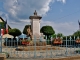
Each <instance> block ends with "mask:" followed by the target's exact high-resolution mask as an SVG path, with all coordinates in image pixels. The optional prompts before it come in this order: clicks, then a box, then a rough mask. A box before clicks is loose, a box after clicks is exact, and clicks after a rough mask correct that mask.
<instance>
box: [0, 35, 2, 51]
mask: <svg viewBox="0 0 80 60" xmlns="http://www.w3.org/2000/svg"><path fill="white" fill-rule="evenodd" d="M0 52H2V36H0Z"/></svg>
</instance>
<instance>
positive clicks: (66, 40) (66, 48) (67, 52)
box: [66, 36, 68, 56]
mask: <svg viewBox="0 0 80 60" xmlns="http://www.w3.org/2000/svg"><path fill="white" fill-rule="evenodd" d="M67 49H68V48H67V36H66V56H67V55H68V50H67Z"/></svg>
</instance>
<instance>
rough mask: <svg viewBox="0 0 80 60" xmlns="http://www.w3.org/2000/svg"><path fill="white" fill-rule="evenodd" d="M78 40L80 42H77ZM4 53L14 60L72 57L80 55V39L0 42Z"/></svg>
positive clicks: (3, 40)
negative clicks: (17, 59) (15, 59)
mask: <svg viewBox="0 0 80 60" xmlns="http://www.w3.org/2000/svg"><path fill="white" fill-rule="evenodd" d="M77 39H78V42H76V41H77ZM0 42H1V44H2V45H1V47H2V52H7V53H8V54H9V57H14V58H53V57H64V56H72V55H77V54H79V53H80V49H79V47H80V44H79V38H75V36H74V37H73V38H72V37H69V38H68V37H65V38H62V37H61V38H59V37H57V38H52V37H51V39H50V40H46V39H42V38H41V37H40V39H37V38H36V37H34V39H33V40H29V39H24V40H21V39H19V38H16V39H13V38H11V39H9V38H5V39H2V40H0ZM54 42H55V43H54Z"/></svg>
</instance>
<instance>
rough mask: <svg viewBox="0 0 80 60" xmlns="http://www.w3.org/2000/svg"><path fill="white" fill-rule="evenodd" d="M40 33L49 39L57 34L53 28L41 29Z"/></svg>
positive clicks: (44, 27)
mask: <svg viewBox="0 0 80 60" xmlns="http://www.w3.org/2000/svg"><path fill="white" fill-rule="evenodd" d="M40 32H41V33H43V34H44V35H46V36H47V38H49V36H51V35H53V34H54V33H55V31H54V30H53V28H52V26H43V27H42V28H41V30H40Z"/></svg>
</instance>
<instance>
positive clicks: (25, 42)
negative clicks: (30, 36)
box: [22, 40, 30, 45]
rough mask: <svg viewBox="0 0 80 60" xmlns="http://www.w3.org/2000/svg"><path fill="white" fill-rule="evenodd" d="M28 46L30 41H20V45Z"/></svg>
mask: <svg viewBox="0 0 80 60" xmlns="http://www.w3.org/2000/svg"><path fill="white" fill-rule="evenodd" d="M29 44H30V41H28V40H27V41H26V40H23V41H22V45H29Z"/></svg>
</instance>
